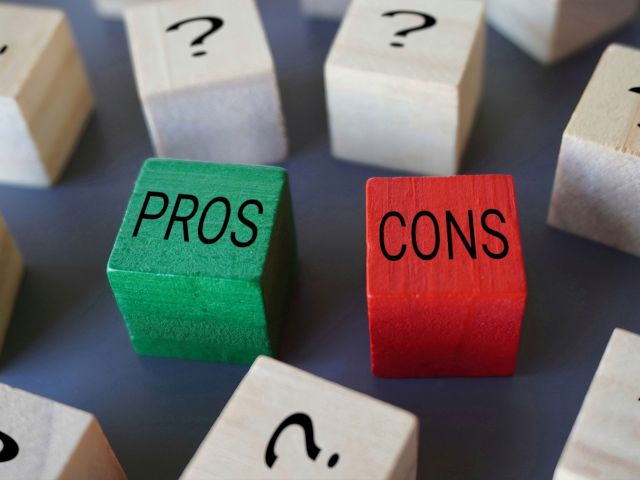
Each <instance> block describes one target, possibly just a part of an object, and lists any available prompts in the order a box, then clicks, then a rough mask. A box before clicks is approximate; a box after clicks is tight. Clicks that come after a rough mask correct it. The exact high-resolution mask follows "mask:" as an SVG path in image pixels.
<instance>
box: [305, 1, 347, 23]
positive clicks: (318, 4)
mask: <svg viewBox="0 0 640 480" xmlns="http://www.w3.org/2000/svg"><path fill="white" fill-rule="evenodd" d="M349 3H351V0H300V6H301V8H302V11H303V12H304V14H305V15H308V16H310V17H321V18H330V19H338V18H342V16H343V15H344V14H345V12H346V11H347V7H349Z"/></svg>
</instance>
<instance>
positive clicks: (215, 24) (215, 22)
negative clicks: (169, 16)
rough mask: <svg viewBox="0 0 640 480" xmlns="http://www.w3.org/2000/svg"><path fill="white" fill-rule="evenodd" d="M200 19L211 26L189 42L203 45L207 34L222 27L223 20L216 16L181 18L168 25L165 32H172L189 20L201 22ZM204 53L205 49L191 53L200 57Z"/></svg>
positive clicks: (193, 44) (189, 21)
mask: <svg viewBox="0 0 640 480" xmlns="http://www.w3.org/2000/svg"><path fill="white" fill-rule="evenodd" d="M201 21H205V22H209V23H210V24H211V28H209V30H207V31H206V32H204V33H203V34H202V35H200V36H199V37H197V38H195V39H194V40H193V42H191V46H192V47H195V46H196V45H203V44H204V41H205V40H206V38H207V37H208V36H209V35H213V34H214V33H215V32H216V31H218V30H219V29H220V28H222V25H224V20H222V19H221V18H218V17H193V18H187V19H186V20H181V21H179V22H177V23H174V24H173V25H171V26H170V27H167V30H166V31H167V32H174V31H177V30H178V29H179V28H180V27H181V26H182V25H185V24H187V23H191V22H201ZM206 54H207V52H205V51H198V52H193V53H192V54H191V55H192V56H193V57H201V56H202V55H206Z"/></svg>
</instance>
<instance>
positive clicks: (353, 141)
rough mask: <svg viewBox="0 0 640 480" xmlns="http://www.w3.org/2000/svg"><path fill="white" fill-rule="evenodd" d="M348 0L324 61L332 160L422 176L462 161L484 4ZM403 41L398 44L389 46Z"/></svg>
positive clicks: (478, 80) (475, 95)
mask: <svg viewBox="0 0 640 480" xmlns="http://www.w3.org/2000/svg"><path fill="white" fill-rule="evenodd" d="M397 8H398V7H397V6H396V5H390V3H389V2H388V1H387V0H354V1H353V3H352V4H351V6H350V7H349V9H348V11H347V14H346V15H345V17H344V20H343V22H342V26H341V27H340V31H339V32H338V35H337V37H336V40H335V41H334V44H333V46H332V48H331V52H330V54H329V58H328V59H327V62H326V64H325V83H326V94H327V107H328V116H329V126H330V131H331V145H332V150H333V154H334V155H335V156H336V157H337V158H341V159H344V160H351V161H355V162H361V163H367V164H371V165H375V166H379V167H386V168H392V169H396V170H404V171H410V172H415V173H419V174H429V175H452V174H455V173H456V172H457V170H458V167H459V161H460V158H461V156H462V153H463V150H464V147H465V144H466V142H467V139H468V137H469V134H470V132H471V127H472V125H473V120H474V117H475V113H476V110H477V107H478V103H479V100H480V96H481V92H482V83H483V69H484V52H485V30H486V29H485V23H484V14H483V4H482V3H481V2H468V1H462V0H406V1H404V2H402V10H416V11H418V12H424V14H427V15H430V16H431V17H433V18H434V19H435V21H436V24H435V25H433V26H431V27H430V28H427V29H423V30H420V31H416V32H412V33H411V34H409V35H408V36H404V37H403V36H399V35H394V34H396V33H397V32H401V31H402V30H404V29H407V28H411V27H415V26H416V25H418V26H419V25H420V24H421V23H422V22H423V21H424V19H423V17H421V16H419V15H415V14H398V15H395V16H383V14H385V13H388V12H393V11H395V10H397ZM391 43H400V44H402V45H404V46H403V47H394V46H392V45H391Z"/></svg>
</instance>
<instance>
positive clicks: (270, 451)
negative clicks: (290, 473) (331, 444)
mask: <svg viewBox="0 0 640 480" xmlns="http://www.w3.org/2000/svg"><path fill="white" fill-rule="evenodd" d="M291 425H299V426H301V427H302V429H303V430H304V440H305V444H306V448H307V455H309V458H311V460H313V461H315V460H316V458H318V455H320V448H318V446H317V445H316V442H315V440H314V438H313V422H312V421H311V418H310V417H309V415H307V414H306V413H294V414H293V415H290V416H288V417H287V418H285V419H284V420H283V421H282V423H281V424H280V425H278V428H276V431H275V432H273V435H272V436H271V440H269V444H268V445H267V450H266V452H265V454H264V461H265V463H266V464H267V467H269V468H272V467H273V465H274V464H275V463H276V460H277V459H278V456H277V455H276V451H275V450H276V442H277V441H278V437H280V434H281V433H282V432H283V431H284V430H285V429H286V428H288V427H290V426H291ZM338 460H340V455H338V454H337V453H334V454H333V455H331V458H329V463H328V466H329V468H333V467H335V465H336V463H338Z"/></svg>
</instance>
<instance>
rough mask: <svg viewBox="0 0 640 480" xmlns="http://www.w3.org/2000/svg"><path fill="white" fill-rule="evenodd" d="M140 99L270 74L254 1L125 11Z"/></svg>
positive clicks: (202, 0)
mask: <svg viewBox="0 0 640 480" xmlns="http://www.w3.org/2000/svg"><path fill="white" fill-rule="evenodd" d="M125 20H126V24H127V32H128V38H129V44H130V47H131V54H132V57H133V62H134V65H135V67H136V68H135V71H136V78H137V82H138V88H139V92H140V95H141V96H142V97H145V96H148V95H153V94H159V93H165V92H170V91H175V90H179V89H185V88H189V87H198V86H203V85H207V84H211V83H216V82H229V81H234V80H242V79H245V78H250V79H251V78H255V77H256V76H259V75H265V74H271V73H272V72H273V69H274V67H273V60H272V58H271V52H270V51H269V48H268V43H267V40H266V36H265V33H264V29H263V27H262V22H261V20H260V17H259V13H258V10H257V8H256V5H255V2H254V0H234V1H232V2H229V1H226V0H182V1H179V2H159V3H152V4H148V5H142V6H137V7H133V8H130V9H127V10H126V11H125Z"/></svg>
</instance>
